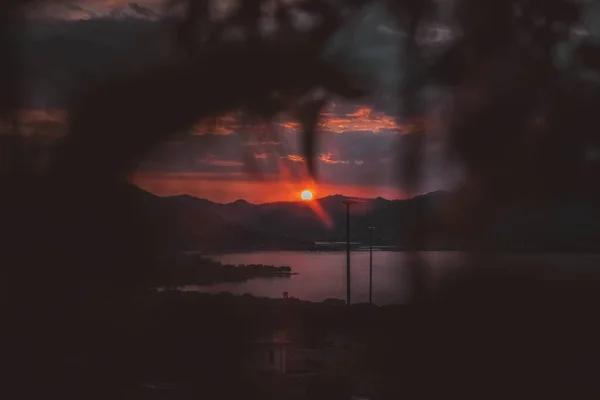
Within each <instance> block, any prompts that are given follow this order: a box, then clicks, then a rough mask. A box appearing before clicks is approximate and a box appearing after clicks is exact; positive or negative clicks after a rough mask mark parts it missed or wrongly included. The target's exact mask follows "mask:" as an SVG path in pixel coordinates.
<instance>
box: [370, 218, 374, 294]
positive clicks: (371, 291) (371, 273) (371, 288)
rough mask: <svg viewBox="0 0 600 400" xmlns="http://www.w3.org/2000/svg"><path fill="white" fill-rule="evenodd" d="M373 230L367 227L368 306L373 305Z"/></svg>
mask: <svg viewBox="0 0 600 400" xmlns="http://www.w3.org/2000/svg"><path fill="white" fill-rule="evenodd" d="M373 229H375V227H374V226H370V227H369V304H373Z"/></svg>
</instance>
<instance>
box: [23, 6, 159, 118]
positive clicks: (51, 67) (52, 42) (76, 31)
mask: <svg viewBox="0 0 600 400" xmlns="http://www.w3.org/2000/svg"><path fill="white" fill-rule="evenodd" d="M25 28H26V29H24V30H23V31H22V33H21V40H20V47H21V53H22V56H23V67H24V69H25V72H26V74H27V78H28V79H27V82H28V87H27V88H26V89H27V94H28V95H27V98H26V104H25V105H24V106H25V107H26V108H30V107H38V108H39V107H64V106H68V104H69V102H70V100H71V99H72V98H73V96H74V95H75V94H76V93H77V92H78V90H80V89H81V88H82V87H86V86H87V85H89V84H90V83H92V82H94V81H95V80H101V79H105V78H106V77H108V76H110V74H114V73H118V72H123V71H124V69H125V68H127V69H129V70H131V69H133V68H137V67H142V66H147V65H152V64H153V63H156V62H158V61H160V60H162V59H164V57H165V56H166V55H167V52H168V42H167V40H168V35H167V32H165V31H164V30H161V25H160V24H159V23H157V22H155V21H150V20H144V19H136V18H125V19H112V18H96V19H89V20H74V21H66V20H33V21H30V22H29V23H28V24H26V25H25Z"/></svg>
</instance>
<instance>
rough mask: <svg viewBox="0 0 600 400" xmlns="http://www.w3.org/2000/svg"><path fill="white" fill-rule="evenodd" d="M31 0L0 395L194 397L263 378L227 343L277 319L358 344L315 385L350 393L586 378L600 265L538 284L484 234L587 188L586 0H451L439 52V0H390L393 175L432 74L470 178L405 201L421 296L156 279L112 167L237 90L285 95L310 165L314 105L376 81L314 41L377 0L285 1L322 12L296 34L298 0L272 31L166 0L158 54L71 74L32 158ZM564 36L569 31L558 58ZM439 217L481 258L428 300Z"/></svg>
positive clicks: (4, 19)
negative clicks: (209, 289)
mask: <svg viewBox="0 0 600 400" xmlns="http://www.w3.org/2000/svg"><path fill="white" fill-rule="evenodd" d="M32 3H34V1H33V0H30V1H17V0H7V1H4V2H2V3H0V54H1V59H2V62H0V89H1V90H0V117H1V118H2V122H3V125H2V129H3V134H2V135H1V137H2V148H1V149H0V150H1V152H2V153H1V156H2V157H1V159H0V161H1V168H2V170H1V171H0V172H1V174H2V176H1V184H2V196H1V199H0V202H1V204H0V219H1V221H0V230H1V232H2V234H1V235H0V238H1V242H0V249H1V257H2V259H1V260H0V265H1V268H0V283H1V287H0V293H2V303H1V307H2V315H3V317H4V319H3V329H2V338H1V339H2V340H1V344H0V345H1V346H2V351H1V354H2V356H1V363H2V364H3V368H2V371H3V372H4V373H3V375H2V385H1V387H0V391H1V392H2V397H3V398H13V399H18V398H23V399H31V398H42V397H58V398H63V399H80V398H86V399H106V398H122V397H123V393H125V390H126V389H127V388H128V387H130V386H131V385H132V384H137V383H140V382H144V381H147V380H151V381H163V380H167V381H181V382H186V383H189V382H192V384H191V389H190V390H191V394H193V395H195V397H200V398H204V397H206V398H211V399H229V398H249V397H252V398H261V397H260V395H259V394H256V395H254V392H252V390H250V389H249V384H251V383H252V382H246V381H245V380H244V377H243V375H242V374H241V373H240V371H239V368H238V366H239V360H240V359H241V357H243V348H244V344H245V341H246V340H247V339H248V338H251V337H252V335H253V334H254V333H256V334H258V333H259V331H262V330H265V331H266V330H269V329H271V328H274V327H275V325H283V326H286V327H290V329H291V330H292V331H298V332H306V333H305V335H306V336H314V337H317V338H318V337H319V335H320V333H321V332H319V330H327V329H332V330H336V329H337V330H340V331H342V333H343V335H346V336H347V337H349V338H351V340H352V342H353V343H355V348H353V349H352V352H351V354H352V357H354V358H355V359H356V360H357V361H356V362H355V363H353V364H352V363H351V364H350V365H352V366H354V367H353V368H356V369H354V370H352V372H343V370H342V369H341V367H340V369H339V370H338V373H337V374H334V376H333V378H332V381H333V382H334V384H332V385H329V386H328V385H327V384H324V385H323V386H322V387H325V388H329V389H326V390H323V391H318V390H317V391H316V392H312V393H313V397H312V398H328V399H331V398H347V397H348V395H349V392H348V391H347V390H345V387H344V385H343V383H344V382H348V381H349V380H352V378H356V377H359V376H368V377H370V378H372V380H371V382H372V385H373V387H375V388H377V389H378V390H379V393H375V394H374V395H373V397H374V398H399V397H400V396H404V397H409V398H439V397H441V396H453V397H455V396H460V397H461V398H474V399H475V398H476V399H480V398H490V397H492V398H493V397H498V398H544V397H562V398H580V397H595V398H597V397H598V393H599V391H600V390H599V389H600V388H599V387H598V383H597V379H596V377H595V376H594V375H593V372H594V371H595V368H596V364H597V360H598V355H599V354H598V353H599V352H598V350H599V349H598V340H597V338H598V332H597V324H596V321H595V315H596V313H597V309H598V305H599V304H600V303H599V302H598V290H597V287H596V286H597V285H596V282H597V280H596V279H595V278H594V277H593V276H590V277H587V276H586V277H582V276H572V277H570V279H564V280H562V281H561V282H558V283H556V284H553V285H549V284H548V283H547V282H545V281H540V280H539V279H533V278H531V277H527V276H522V275H521V274H520V273H519V271H514V270H509V271H507V270H504V271H500V272H499V271H497V270H496V269H494V268H493V259H492V258H491V255H490V253H491V252H486V251H485V250H487V249H486V246H485V240H483V239H480V238H485V235H484V234H482V232H485V229H487V228H488V227H489V225H490V221H500V222H502V221H503V216H504V215H506V213H507V212H509V211H510V212H512V210H515V211H519V212H524V213H527V214H528V210H531V209H534V208H537V209H544V208H545V207H546V206H548V207H552V206H553V205H555V204H560V203H561V202H563V201H571V200H572V201H574V202H575V203H577V202H578V201H579V200H581V199H584V200H585V201H586V202H588V203H589V204H591V207H597V206H598V204H599V203H598V200H599V197H598V195H599V193H600V192H599V191H598V184H597V183H598V177H599V173H600V168H599V166H600V164H599V162H598V158H597V157H587V154H588V153H589V152H590V150H592V151H591V153H592V154H593V153H594V151H593V150H597V149H598V147H600V136H599V135H598V132H599V130H598V128H599V127H598V123H599V120H598V118H597V109H598V105H599V100H600V88H599V86H598V80H597V77H596V75H597V74H598V67H599V65H600V63H599V62H598V60H599V59H600V52H599V50H598V45H597V44H596V43H595V42H594V41H593V40H590V39H587V38H585V37H584V38H580V39H579V40H578V41H577V40H573V39H572V37H571V33H572V28H576V27H578V26H579V25H581V24H582V16H583V14H584V13H585V12H586V8H585V7H587V6H588V4H589V3H590V2H583V1H568V0H506V1H498V0H487V1H484V0H457V1H455V2H454V4H453V5H452V8H453V10H454V12H455V16H456V25H457V27H456V29H457V31H459V32H460V33H461V35H460V36H459V37H458V38H457V39H456V40H454V41H452V42H451V43H449V44H448V46H447V48H445V49H442V50H443V51H441V52H437V51H430V50H431V49H427V48H422V47H421V46H419V43H418V41H417V36H418V35H417V34H418V33H419V32H421V31H422V29H423V28H424V27H425V26H426V22H427V20H428V19H430V18H433V17H432V14H431V12H432V11H433V10H434V9H435V4H433V2H430V1H426V0H403V1H392V0H390V1H387V2H386V4H387V6H388V7H389V9H388V10H389V14H390V15H392V16H394V17H395V18H396V20H397V28H398V30H400V31H402V32H403V33H404V35H402V37H403V38H404V39H402V40H403V43H404V50H405V51H404V52H403V56H402V57H403V58H402V60H401V63H402V65H405V66H406V69H407V71H405V75H406V79H405V80H404V81H403V83H402V85H401V86H400V87H398V88H397V92H398V93H399V97H400V99H401V103H402V109H401V110H400V114H401V115H402V117H403V118H404V119H405V120H410V121H412V122H414V123H413V126H414V129H413V131H411V132H408V133H407V134H406V135H405V136H404V137H403V140H402V147H401V148H399V149H398V150H397V153H398V156H399V157H398V158H399V161H400V162H399V163H398V165H400V166H401V168H400V171H399V172H400V175H401V177H402V179H401V182H399V185H402V189H403V190H404V191H405V192H406V193H407V194H408V195H414V194H417V193H419V183H420V181H421V179H420V178H421V177H422V172H423V171H422V166H423V162H422V161H423V157H424V155H423V135H422V133H423V131H424V130H425V127H424V125H423V124H422V123H421V122H422V121H423V119H424V117H425V116H426V112H427V111H428V110H427V107H426V106H425V104H423V102H422V101H421V94H422V93H423V91H424V89H425V88H427V87H431V86H434V87H437V88H439V89H441V90H443V91H444V92H445V93H447V94H448V95H449V96H450V97H451V98H452V102H453V107H452V109H451V110H450V111H449V113H448V114H449V115H448V118H447V119H445V121H444V123H445V125H446V126H447V131H448V132H447V139H448V141H449V142H450V145H451V146H450V147H451V153H452V154H451V155H452V156H453V157H454V158H455V159H457V160H458V161H459V162H460V163H461V165H462V166H463V168H464V171H465V177H464V184H463V185H462V186H461V187H460V188H458V189H457V190H456V193H453V195H452V197H451V198H450V199H449V200H448V202H449V207H450V208H449V210H448V211H447V212H445V213H444V215H443V221H444V223H443V224H441V225H438V226H437V227H436V229H432V227H431V226H430V225H426V224H423V221H424V220H425V219H424V218H423V210H422V209H420V208H418V207H416V208H415V209H414V210H413V218H412V219H411V220H410V221H409V222H410V223H409V224H408V226H407V227H406V229H408V231H407V232H410V235H408V237H407V240H408V244H407V246H408V248H409V249H410V250H413V251H414V253H413V254H414V258H413V259H414V265H413V266H412V271H411V273H410V274H409V277H408V279H409V281H410V288H411V297H410V301H409V302H410V303H411V304H413V305H417V306H416V307H408V306H407V307H401V306H396V307H382V308H379V309H376V308H374V307H371V306H364V305H356V306H352V307H348V308H345V307H342V308H340V307H334V306H332V307H329V305H316V304H307V303H300V302H296V301H292V302H283V301H269V300H259V299H252V298H248V297H239V298H236V297H232V296H207V295H199V294H183V293H177V292H166V293H154V292H152V293H148V292H146V291H145V290H143V289H141V288H143V287H144V286H145V285H147V284H148V282H150V281H151V279H152V276H153V272H154V271H155V270H156V267H157V264H158V263H157V259H160V258H159V257H160V256H162V255H164V252H165V251H166V250H165V248H164V247H162V246H157V244H159V243H161V241H160V240H158V239H159V238H160V237H161V232H156V229H155V228H153V227H152V225H151V223H149V222H148V221H147V220H145V219H144V218H140V215H139V213H135V212H133V210H134V208H133V207H132V206H131V204H130V203H129V201H128V197H127V190H126V189H125V188H124V186H123V182H124V181H126V180H127V177H128V176H129V174H130V173H131V171H132V169H134V168H135V165H136V163H137V162H139V160H140V159H142V158H143V155H144V154H147V152H148V151H150V150H151V149H153V148H154V147H155V146H156V145H157V144H159V143H161V142H162V141H164V140H166V139H167V138H169V137H171V136H173V135H177V134H179V133H180V132H182V131H185V130H186V129H188V128H190V127H191V125H193V124H194V123H195V122H197V121H198V120H209V121H210V119H211V118H213V117H215V116H218V115H219V114H221V113H223V112H226V111H231V110H241V111H243V112H244V114H245V115H247V116H248V117H249V118H248V120H249V121H253V122H254V121H261V120H263V119H266V120H268V119H270V118H272V117H274V116H276V115H277V114H278V113H280V112H283V111H285V112H288V113H289V114H292V115H293V116H294V117H295V118H297V119H298V120H299V121H300V122H301V125H302V127H303V128H304V134H303V136H302V143H303V146H304V152H305V155H306V156H307V160H308V167H309V169H310V171H311V172H315V168H314V158H315V147H316V145H317V142H318V140H317V139H318V135H317V132H316V129H315V128H316V125H317V121H318V118H319V112H320V110H321V109H322V107H323V105H324V104H325V103H326V101H327V100H328V98H330V97H331V96H342V97H345V98H355V97H356V96H360V95H363V94H366V93H368V92H369V90H370V89H371V88H368V87H367V85H364V84H363V82H360V81H358V80H356V79H354V77H352V76H348V75H347V74H345V73H344V71H342V70H340V68H337V66H336V65H333V63H331V62H325V61H323V60H322V59H321V58H320V57H319V55H320V53H321V50H322V49H323V46H324V43H326V42H327V39H328V38H329V37H330V35H331V33H332V32H334V31H335V30H336V29H338V28H339V27H340V26H341V24H342V22H343V21H344V17H343V16H344V15H345V13H344V12H343V11H347V12H348V14H350V15H352V12H353V11H355V10H357V9H360V6H361V5H363V4H364V3H369V1H366V0H365V1H340V2H336V3H335V4H334V3H333V2H332V3H329V2H326V1H324V0H308V1H305V2H303V3H302V4H301V5H298V6H297V7H302V8H304V10H305V11H306V12H307V13H309V14H312V15H314V16H318V17H319V18H318V21H319V22H320V23H319V24H317V25H316V27H314V29H313V30H311V31H310V32H308V33H302V32H298V31H296V30H295V29H294V27H293V24H291V23H290V19H291V17H290V13H289V8H290V7H291V6H288V5H286V4H284V3H283V2H276V6H277V7H278V8H277V12H276V19H277V22H278V23H279V26H280V27H281V30H280V32H278V33H277V35H274V37H270V38H268V39H265V38H262V37H261V36H260V34H259V22H258V21H259V20H260V18H259V17H260V7H261V3H263V2H261V1H254V0H243V1H241V2H240V4H241V6H240V8H239V9H238V11H237V12H235V13H234V14H233V15H232V16H231V18H228V19H226V20H225V21H221V22H215V21H212V20H211V19H210V17H209V13H208V10H209V8H208V1H201V0H196V1H172V2H169V4H168V7H167V8H168V9H169V11H170V9H171V7H172V6H173V7H174V6H177V5H182V4H183V5H186V6H187V11H186V12H185V13H184V17H183V18H182V19H179V20H177V19H174V18H166V19H165V23H166V24H168V25H169V26H170V27H172V28H173V31H174V32H176V35H174V36H176V40H175V41H174V43H173V48H172V49H173V57H172V59H171V60H169V61H168V62H165V63H164V64H161V65H154V66H152V67H149V68H136V69H135V70H132V71H129V72H128V73H126V74H119V75H116V76H113V77H112V78H111V79H109V80H106V81H105V80H101V81H96V80H92V83H91V84H90V85H84V87H83V88H81V89H82V90H81V91H80V92H81V93H79V95H78V96H77V97H76V98H74V99H72V101H70V102H69V106H70V107H69V112H70V114H69V128H68V134H67V136H66V137H65V138H64V139H63V140H62V141H61V142H60V143H59V145H58V146H57V149H56V152H55V153H53V156H54V158H53V160H54V162H53V163H50V167H49V168H47V169H46V170H43V171H42V170H40V168H38V167H39V165H38V162H37V161H38V160H37V159H36V157H35V155H36V152H35V146H33V145H32V139H31V138H28V137H26V136H25V135H20V134H19V128H21V127H20V126H19V125H18V124H17V123H16V122H17V119H16V115H17V114H18V111H19V110H20V109H22V108H23V107H25V106H26V105H27V104H25V101H24V93H25V91H26V89H27V83H28V76H27V72H28V71H24V70H23V69H22V68H21V65H20V57H21V56H22V52H21V50H22V49H20V48H19V42H18V41H17V40H16V37H17V36H16V32H17V31H18V30H19V28H20V26H21V24H23V23H24V21H22V20H21V19H20V18H19V17H18V15H19V14H18V11H19V10H20V9H21V7H23V6H24V5H27V4H32ZM231 25H236V26H239V27H241V28H243V29H244V30H245V36H244V40H243V43H234V42H227V41H226V40H223V36H224V35H223V32H224V31H225V30H226V29H225V28H226V27H228V26H231ZM565 42H566V43H568V44H569V45H570V47H569V48H570V50H569V51H568V52H567V53H568V54H566V55H565V56H564V59H562V60H561V61H563V62H560V63H558V62H556V59H555V56H556V54H557V51H558V49H559V47H560V44H561V43H565ZM317 88H320V89H324V90H325V92H326V95H325V96H320V95H319V92H317V91H316V90H315V89H317ZM328 96H329V97H328ZM4 131H6V132H4ZM249 167H250V169H251V167H252V165H251V163H250V165H249ZM542 219H543V217H542ZM194 223H196V222H195V221H194ZM197 223H206V224H207V225H209V224H210V222H209V221H200V220H199V221H197ZM523 225H524V226H527V225H529V223H528V222H527V219H524V220H523ZM438 227H440V229H442V228H443V229H444V230H448V231H449V232H452V233H453V235H454V237H455V238H456V239H457V240H459V241H464V242H465V243H469V246H468V248H469V249H471V250H474V251H475V255H476V257H473V265H475V266H477V267H478V268H477V269H475V270H474V271H471V272H470V273H469V274H467V275H465V276H464V277H461V279H458V278H456V279H455V280H454V281H451V282H448V284H447V290H445V291H441V292H439V293H438V294H437V296H435V297H434V298H432V297H431V296H430V294H429V292H428V290H427V285H426V282H427V279H426V278H427V271H426V269H424V268H422V267H423V263H422V262H421V260H420V258H419V254H418V252H417V251H416V250H418V249H421V248H423V246H424V243H426V242H427V240H428V238H429V237H430V236H431V235H434V234H435V233H436V230H437V229H438ZM524 232H525V231H520V234H522V235H525V233H524ZM492 235H493V233H492ZM173 242H176V240H173V241H170V242H168V244H172V243H173ZM596 243H597V242H596ZM555 245H556V243H555V242H553V241H548V242H546V243H545V244H544V246H543V247H544V248H546V247H553V246H555ZM157 257H158V258H157ZM592 275H594V274H592ZM434 300H435V301H434ZM446 305H449V306H455V307H445V306H446ZM458 309H460V311H457V310H458ZM440 311H443V312H440ZM298 340H308V339H298ZM314 340H315V341H317V340H316V339H314ZM355 371H358V372H355ZM250 386H251V385H250ZM331 388H333V389H331ZM324 393H326V394H327V395H326V396H325V395H324ZM584 394H585V396H584ZM185 395H187V396H188V397H189V396H190V392H188V393H186V394H185ZM180 398H185V396H184V395H183V394H182V395H181V396H180Z"/></svg>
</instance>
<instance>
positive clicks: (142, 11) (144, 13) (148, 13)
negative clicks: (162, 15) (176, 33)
mask: <svg viewBox="0 0 600 400" xmlns="http://www.w3.org/2000/svg"><path fill="white" fill-rule="evenodd" d="M129 8H130V9H131V10H133V11H134V12H135V13H136V14H138V15H139V16H141V17H147V18H155V17H157V14H156V12H154V11H153V10H151V9H149V8H148V7H144V6H141V5H139V4H138V3H129Z"/></svg>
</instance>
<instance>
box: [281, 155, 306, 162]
mask: <svg viewBox="0 0 600 400" xmlns="http://www.w3.org/2000/svg"><path fill="white" fill-rule="evenodd" d="M285 158H287V159H288V160H290V161H293V162H297V163H303V162H305V161H306V157H303V156H300V155H298V154H289V155H288V156H287V157H285Z"/></svg>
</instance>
